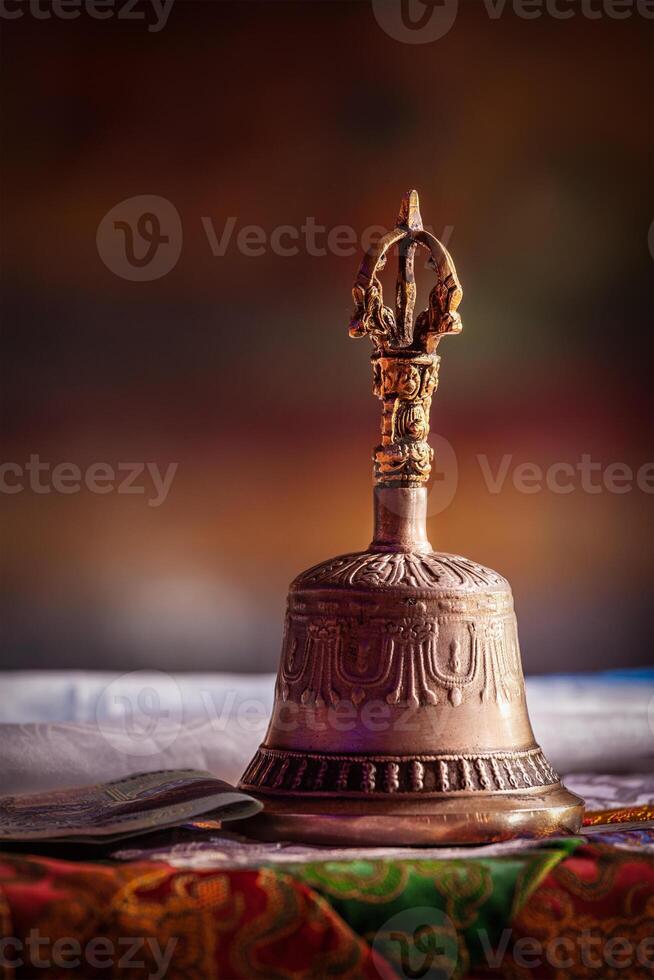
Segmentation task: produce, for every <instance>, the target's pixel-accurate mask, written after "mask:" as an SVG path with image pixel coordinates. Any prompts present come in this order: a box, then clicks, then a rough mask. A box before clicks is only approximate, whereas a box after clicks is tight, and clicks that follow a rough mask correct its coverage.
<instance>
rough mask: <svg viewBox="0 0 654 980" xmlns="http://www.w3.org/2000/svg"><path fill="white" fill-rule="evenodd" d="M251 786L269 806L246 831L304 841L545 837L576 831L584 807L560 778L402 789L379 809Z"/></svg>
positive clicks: (368, 803)
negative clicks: (511, 786)
mask: <svg viewBox="0 0 654 980" xmlns="http://www.w3.org/2000/svg"><path fill="white" fill-rule="evenodd" d="M249 791H250V792H251V793H252V795H253V796H255V798H258V799H260V802H261V803H263V805H264V810H263V812H262V813H259V814H257V815H256V816H254V817H250V818H248V819H247V820H245V821H243V822H242V823H241V825H240V827H239V830H240V832H241V833H243V834H244V835H245V836H248V837H253V838H255V839H259V840H271V841H272V840H274V841H280V840H288V841H294V842H297V843H305V844H321V845H337V846H355V847H356V846H359V847H360V846H370V847H374V846H398V847H404V846H412V845H416V846H426V845H432V846H441V845H443V846H444V845H448V846H449V845H467V844H477V845H481V844H491V843H500V842H502V841H507V840H514V839H516V838H533V839H541V838H547V837H552V836H556V835H563V836H568V835H574V834H575V833H577V832H578V831H579V829H580V827H581V824H582V820H583V814H584V802H583V800H582V799H581V798H580V797H578V796H576V795H575V794H574V793H571V792H570V791H569V790H568V789H566V787H565V786H564V785H563V783H561V782H559V783H556V784H554V785H549V786H546V787H538V788H534V789H532V790H530V791H525V790H507V791H504V792H497V791H495V792H486V793H479V792H476V793H465V792H461V793H457V794H456V795H454V794H451V795H450V796H449V797H448V798H447V799H444V798H443V796H441V797H437V795H436V794H429V796H427V795H426V794H425V796H423V797H421V798H420V799H419V800H416V799H415V798H413V799H407V798H406V797H407V796H408V795H409V794H401V795H400V794H397V795H396V796H395V797H394V800H393V802H392V804H391V802H390V801H389V800H388V799H387V800H385V801H383V802H382V801H381V800H380V801H379V802H378V804H377V806H381V808H382V809H380V811H379V812H373V811H374V810H375V809H376V807H375V806H374V804H373V801H372V800H370V799H366V800H360V799H358V800H353V799H350V798H348V799H347V800H339V799H334V798H332V799H330V800H327V799H325V798H322V799H320V800H317V799H316V798H315V797H312V796H311V795H309V794H302V797H301V798H299V797H296V798H295V799H294V800H288V799H283V800H282V799H280V798H279V797H275V794H274V793H268V792H262V791H261V790H257V791H256V792H254V791H251V790H249ZM402 797H404V799H403V798H402ZM403 804H404V805H403Z"/></svg>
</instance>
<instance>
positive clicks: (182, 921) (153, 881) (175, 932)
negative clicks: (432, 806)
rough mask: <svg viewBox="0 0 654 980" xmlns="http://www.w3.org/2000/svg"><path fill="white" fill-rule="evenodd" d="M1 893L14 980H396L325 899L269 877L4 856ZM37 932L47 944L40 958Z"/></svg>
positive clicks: (7, 972)
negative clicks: (118, 979) (73, 979)
mask: <svg viewBox="0 0 654 980" xmlns="http://www.w3.org/2000/svg"><path fill="white" fill-rule="evenodd" d="M0 885H1V892H0V894H1V896H2V901H1V903H0V910H1V912H0V914H1V916H2V919H1V921H2V932H3V936H4V937H5V941H4V943H3V946H2V955H3V959H4V973H3V974H2V975H3V976H4V977H7V978H9V977H12V978H13V977H15V978H16V980H19V978H21V977H25V978H27V977H29V978H33V977H35V976H39V977H43V978H47V980H50V978H55V977H57V978H60V977H70V976H71V975H75V974H76V975H77V976H83V977H85V978H89V980H91V978H95V977H104V978H106V977H114V976H126V975H127V976H129V977H133V978H137V977H151V978H152V977H162V976H166V977H168V978H180V980H181V978H183V980H210V978H214V977H228V978H230V980H232V978H233V980H239V978H247V980H254V978H261V980H273V978H276V977H280V978H282V977H283V978H291V977H297V978H300V977H312V978H313V977H315V978H316V980H317V978H322V977H325V976H339V977H344V978H348V977H349V978H359V977H364V978H367V977H370V978H378V977H392V976H394V974H393V973H392V971H390V969H389V968H387V967H386V966H385V964H384V963H383V962H382V963H380V964H379V965H378V968H375V966H374V964H373V953H372V951H371V949H370V947H369V946H368V944H367V943H366V942H364V941H363V940H362V939H360V938H359V937H358V936H356V935H355V933H354V932H353V931H352V930H351V929H350V927H349V926H347V925H346V923H345V922H343V920H342V919H341V918H340V917H339V916H338V915H336V913H335V912H334V911H333V910H332V908H331V907H330V905H329V904H328V903H327V902H326V901H325V900H324V899H323V898H321V897H320V896H319V895H317V894H316V893H315V892H313V891H312V890H311V889H310V888H308V887H306V886H305V885H303V884H301V883H300V882H296V881H294V880H293V879H292V878H290V877H289V876H288V875H284V874H279V873H277V872H272V871H269V870H255V871H250V870H247V871H237V870H230V871H228V872H224V871H220V872H216V871H193V872H187V871H179V870H175V869H173V868H171V867H169V866H167V865H163V864H151V863H140V864H126V865H118V866H113V865H102V864H74V863H71V862H67V861H57V860H53V859H50V858H41V857H15V856H8V855H1V856H0ZM34 929H38V938H40V939H44V940H47V942H45V943H42V944H41V945H40V946H38V947H37V948H36V950H35V947H34V942H33V939H34V937H32V942H31V943H30V942H29V940H30V930H34ZM98 938H101V939H105V940H106V943H104V944H102V943H98V942H97V940H98ZM62 939H71V940H72V941H73V942H74V944H76V945H75V946H74V947H70V946H66V944H65V943H64V944H63V945H62V942H61V940H62ZM57 940H60V943H59V946H58V947H55V943H56V941H57ZM94 940H95V943H94V942H93V941H94ZM138 940H141V941H140V942H139V943H138V948H137V946H136V942H137V941H138ZM130 943H131V947H130ZM89 944H91V949H90V951H89ZM108 950H111V951H112V953H109V952H108ZM169 950H170V956H169V957H168V961H167V967H166V972H165V973H162V972H161V969H162V966H163V965H164V961H165V959H166V955H167V953H168V951H169ZM76 951H77V952H78V955H77V956H75V952H76ZM76 959H77V960H79V963H78V965H76V966H73V961H74V960H76ZM45 962H49V966H40V965H39V964H43V963H45ZM109 963H110V964H111V965H110V966H108V964H109ZM137 963H140V964H141V965H140V966H139V965H136V964H137ZM103 964H104V965H103Z"/></svg>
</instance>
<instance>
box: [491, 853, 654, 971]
mask: <svg viewBox="0 0 654 980" xmlns="http://www.w3.org/2000/svg"><path fill="white" fill-rule="evenodd" d="M537 961H540V962H537ZM504 975H505V976H506V977H511V978H513V977H515V978H522V977H529V978H534V980H536V978H543V980H569V978H572V977H593V978H596V980H610V978H621V980H627V978H628V980H639V978H643V980H645V978H648V980H651V978H652V977H653V976H654V859H653V858H652V857H650V856H647V855H646V854H642V855H641V854H639V853H638V852H631V851H621V850H619V849H617V848H613V847H605V846H602V845H594V844H587V845H582V846H581V847H579V848H578V849H577V850H576V851H575V853H574V854H572V855H571V856H569V857H567V858H566V859H565V860H563V861H562V862H561V863H560V864H559V865H557V867H555V868H554V869H553V870H552V871H550V873H549V874H548V875H547V876H546V878H545V879H544V880H543V881H542V882H541V884H540V887H539V888H538V889H537V890H536V891H535V892H534V893H533V894H532V896H531V898H530V899H529V901H528V902H527V903H526V904H525V906H524V907H523V908H522V910H521V911H520V912H519V913H518V915H517V917H516V918H515V920H514V922H513V927H512V951H511V962H510V963H509V964H508V965H507V966H506V967H505V969H504Z"/></svg>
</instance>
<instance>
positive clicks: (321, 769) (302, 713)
mask: <svg viewBox="0 0 654 980" xmlns="http://www.w3.org/2000/svg"><path fill="white" fill-rule="evenodd" d="M426 502H427V491H426V489H425V488H423V487H376V488H375V535H374V539H373V542H372V544H371V545H370V547H369V549H368V550H367V551H364V552H358V553H354V554H349V555H342V556H340V557H337V558H332V559H330V560H328V561H325V562H323V563H322V564H320V565H317V566H315V567H314V568H311V569H309V570H308V571H306V572H303V573H302V574H301V575H299V576H298V578H296V579H295V581H294V582H293V583H292V584H291V587H290V591H289V597H288V608H287V613H286V624H285V631H284V641H283V649H282V656H281V663H280V667H279V673H278V678H277V685H276V696H275V703H274V707H273V713H272V717H271V721H270V726H269V729H268V732H267V735H266V738H265V741H264V743H263V744H262V746H261V747H260V749H259V750H258V752H257V754H256V756H255V757H254V759H253V760H252V762H251V763H250V765H249V766H248V768H247V770H246V771H245V773H244V775H243V777H242V780H241V783H240V785H241V787H242V788H243V789H244V790H246V791H247V792H249V793H251V794H253V795H254V796H257V797H258V798H260V799H261V800H262V802H263V803H264V812H263V813H262V814H261V815H259V816H257V817H255V818H253V819H252V820H250V821H248V832H250V833H253V834H255V835H257V836H260V837H264V838H268V839H281V838H283V839H295V840H302V841H307V842H320V843H358V844H426V843H480V842H488V841H495V840H503V839H507V838H510V837H514V836H518V835H521V836H524V835H534V836H545V835H548V834H553V833H557V832H562V833H565V832H574V831H576V830H577V829H578V828H579V825H580V823H581V818H582V813H583V805H582V801H581V800H580V799H579V798H578V797H576V796H574V795H573V794H571V793H569V792H568V791H567V790H566V789H565V787H563V786H562V784H561V782H560V780H559V777H558V775H557V774H556V773H555V772H554V770H553V769H552V767H551V766H550V764H549V763H548V761H547V759H546V758H545V756H544V755H543V752H542V751H541V749H540V748H539V746H538V745H537V743H536V741H535V739H534V735H533V732H532V729H531V725H530V722H529V717H528V714H527V706H526V703H525V692H524V680H523V675H522V667H521V662H520V652H519V646H518V635H517V625H516V618H515V613H514V610H513V599H512V595H511V589H510V586H509V583H508V582H507V581H506V580H505V579H504V578H502V576H501V575H498V574H497V573H496V572H493V571H491V570H490V569H488V568H484V567H483V566H481V565H479V564H477V563H476V562H473V561H470V560H469V559H466V558H461V557H459V556H456V555H447V554H441V553H438V552H434V551H433V550H432V549H431V546H430V544H429V541H428V540H427V537H426V531H425V512H426Z"/></svg>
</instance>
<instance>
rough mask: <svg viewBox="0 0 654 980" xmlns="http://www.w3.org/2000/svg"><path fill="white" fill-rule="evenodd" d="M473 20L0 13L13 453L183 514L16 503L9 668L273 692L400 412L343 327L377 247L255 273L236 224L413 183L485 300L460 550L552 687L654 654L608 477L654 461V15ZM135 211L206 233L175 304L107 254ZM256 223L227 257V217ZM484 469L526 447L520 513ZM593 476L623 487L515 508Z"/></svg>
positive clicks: (463, 424)
mask: <svg viewBox="0 0 654 980" xmlns="http://www.w3.org/2000/svg"><path fill="white" fill-rule="evenodd" d="M507 6H508V5H507ZM460 7H461V10H460V11H459V15H458V17H457V19H456V22H455V24H454V25H453V27H452V29H451V30H450V31H449V32H448V33H447V34H446V35H445V36H444V37H442V38H441V39H439V40H436V41H434V42H432V43H425V44H406V43H401V42H399V41H398V40H395V39H394V38H393V37H391V36H389V35H388V34H387V33H385V32H384V30H382V28H381V27H380V26H379V24H378V23H377V21H376V19H375V17H374V16H373V11H372V9H371V5H370V3H368V2H364V0H362V2H312V3H306V2H305V3H300V2H297V3H287V2H274V0H271V2H261V3H260V2H233V3H232V2H226V0H197V2H196V0H177V2H176V4H175V6H174V8H173V9H172V11H171V13H170V17H169V20H168V22H167V24H166V25H165V27H164V28H163V29H162V30H160V31H158V32H149V31H148V30H147V26H146V24H145V23H144V22H140V21H127V20H118V19H117V18H116V17H113V18H111V19H107V20H93V19H91V18H89V17H88V16H86V15H83V16H80V17H79V18H78V19H76V20H61V19H56V18H54V17H53V18H51V19H49V20H39V19H36V18H35V17H33V16H27V15H26V16H23V17H22V18H20V19H15V20H3V21H1V22H0V30H1V31H2V49H3V54H2V90H3V122H2V136H3V144H4V153H3V163H2V261H3V267H2V319H3V332H4V348H5V357H4V361H3V363H4V368H3V374H4V383H3V398H4V409H3V425H4V429H5V439H4V447H5V448H4V453H3V457H4V460H6V461H9V462H12V463H15V464H17V465H19V466H24V464H25V463H26V462H27V461H28V459H29V457H30V455H32V454H38V456H39V458H40V460H41V461H44V462H47V463H48V464H50V465H51V466H54V465H55V464H57V463H61V462H70V463H72V464H75V465H77V466H78V467H80V469H81V470H82V471H84V470H86V468H87V467H89V466H90V465H92V464H94V463H99V462H101V463H106V464H108V465H111V466H114V467H115V466H117V465H118V464H119V463H121V462H126V461H128V462H136V461H140V462H148V461H150V462H155V463H156V464H157V465H158V466H159V467H160V469H161V470H162V471H165V470H166V468H167V466H168V465H169V464H170V463H172V462H174V463H177V464H178V469H177V472H176V475H175V477H174V481H173V483H172V486H171V488H170V492H169V493H168V495H167V497H166V499H165V501H164V502H163V503H161V504H160V506H157V507H152V506H149V505H148V499H149V498H151V497H152V496H154V492H153V490H152V486H151V482H149V481H148V480H146V478H145V477H141V480H140V483H141V485H145V490H146V492H145V493H144V494H141V495H139V494H118V493H115V492H111V493H106V494H94V493H90V492H89V491H88V490H86V489H84V490H82V491H81V492H79V493H70V494H64V493H54V492H53V493H43V494H40V493H36V492H34V491H33V490H31V489H30V488H29V486H26V489H25V490H23V491H22V492H20V493H4V494H2V503H3V511H4V515H5V533H4V545H3V548H2V561H3V566H4V585H3V595H2V609H1V611H0V614H1V622H2V666H3V667H5V668H19V667H28V668H29V667H88V668H96V667H98V668H99V667H107V668H118V669H125V670H129V669H131V668H135V667H142V666H145V665H150V666H154V667H159V668H162V669H180V670H184V669H230V670H252V671H254V670H264V669H265V670H268V669H274V668H275V666H276V663H277V657H278V650H279V642H280V637H281V627H282V616H283V608H284V601H285V593H286V588H287V585H288V583H289V581H290V580H291V579H292V578H293V577H294V576H295V574H297V572H299V571H300V570H301V569H302V568H304V567H306V566H308V565H311V564H313V563H315V562H317V561H320V560H322V559H324V558H326V557H328V556H329V555H331V554H338V553H339V552H342V551H347V550H354V549H357V548H359V547H365V546H366V544H367V543H368V541H369V538H370V531H371V526H370V523H371V521H370V486H371V463H370V453H371V449H372V447H373V445H374V444H375V442H376V441H377V426H378V421H379V412H380V409H379V405H378V403H377V402H376V400H375V399H374V398H373V397H372V395H371V393H370V365H369V353H370V350H369V344H368V342H367V341H358V342H354V341H352V340H350V339H349V338H348V336H347V322H348V318H349V314H350V288H351V284H352V280H353V278H354V275H355V272H356V268H357V264H358V256H357V255H337V254H327V255H308V254H307V253H306V249H305V248H304V247H303V245H302V243H300V247H299V248H300V250H299V254H298V255H296V256H294V257H289V256H284V255H279V254H275V251H274V250H273V249H271V247H270V245H269V244H268V246H267V247H266V248H265V250H264V254H263V255H259V256H256V257H255V256H251V255H245V254H243V253H242V251H240V250H239V248H238V247H237V244H236V235H237V233H238V231H239V230H240V229H241V228H242V227H243V226H245V225H256V226H259V227H260V228H262V229H263V230H264V232H265V234H266V236H267V237H268V240H269V238H270V235H271V234H272V233H273V232H274V230H275V229H276V228H279V226H281V225H291V226H293V227H294V228H298V229H299V228H301V226H302V225H304V224H306V221H307V218H308V217H313V218H315V222H316V223H317V224H318V225H321V226H324V227H326V228H327V229H331V228H335V227H336V226H339V225H351V226H352V227H353V228H354V229H355V230H356V233H357V234H358V235H360V234H361V233H362V232H363V231H364V229H366V228H367V227H368V226H370V225H379V224H382V225H387V226H389V225H392V223H393V222H394V218H395V215H396V213H397V208H398V205H399V202H400V198H401V196H402V193H403V192H404V191H405V190H406V189H407V188H408V187H410V186H416V187H417V188H418V189H419V190H420V193H421V203H422V213H423V218H424V220H425V223H426V224H429V225H431V227H432V229H433V230H434V232H435V233H436V234H437V235H439V236H440V235H442V234H444V235H445V237H447V238H448V242H449V248H450V250H451V252H452V253H453V255H454V258H455V261H456V263H457V267H458V269H459V274H460V277H461V280H462V282H463V286H464V290H465V296H464V301H463V304H462V306H461V308H460V312H461V313H462V316H463V321H464V333H463V334H462V335H461V336H460V337H455V338H448V339H447V340H445V341H444V342H443V344H442V345H441V348H440V352H441V353H442V354H443V365H442V370H441V386H440V390H439V392H438V394H437V397H436V399H435V402H434V408H433V411H432V425H433V430H434V432H435V433H436V434H437V435H438V436H441V437H443V439H446V440H447V441H448V443H449V444H450V445H451V447H452V449H453V454H452V453H449V452H448V450H447V446H445V449H444V450H443V453H442V455H441V463H442V469H443V473H441V483H440V484H439V486H440V488H441V489H443V487H445V488H446V489H447V488H448V487H451V486H452V481H453V480H454V479H455V477H456V474H453V468H452V466H453V462H452V461H453V458H454V459H455V461H456V464H457V473H458V483H457V487H456V492H455V493H454V496H453V499H452V500H451V502H450V504H449V506H447V507H446V508H445V509H442V510H440V505H441V503H442V501H441V502H440V503H439V498H438V493H439V492H440V491H439V490H438V488H437V492H436V494H435V496H434V502H433V506H432V517H431V518H430V525H429V531H430V537H431V540H432V543H433V544H434V546H435V547H436V548H438V549H440V550H444V551H455V552H458V553H462V554H466V555H468V556H470V557H472V558H475V559H477V560H479V561H481V562H483V563H486V564H489V565H491V566H492V567H495V568H497V569H498V570H500V571H501V572H503V573H504V574H505V575H507V577H508V578H509V579H510V580H511V582H512V584H513V588H514V592H515V597H516V603H517V609H518V616H519V625H520V632H521V640H522V652H523V659H524V663H525V668H526V670H527V671H529V672H531V673H533V672H549V671H553V670H562V669H564V670H570V669H582V670H587V669H593V668H601V667H608V666H612V667H621V666H637V665H641V664H646V663H648V662H649V661H650V659H651V654H650V633H651V630H650V621H651V609H652V594H651V582H652V550H653V549H652V538H651V513H652V500H653V499H654V498H653V497H652V493H651V492H650V493H646V492H643V490H642V489H641V488H639V487H638V486H637V485H636V482H635V480H634V481H633V487H632V488H631V489H629V488H628V487H627V488H626V489H625V486H624V483H623V485H622V487H621V489H622V490H623V491H624V492H620V493H616V492H609V491H608V490H607V489H606V487H604V486H603V484H602V479H603V474H604V472H605V470H606V468H607V467H609V466H610V464H613V463H623V464H625V465H627V466H629V467H631V468H632V470H633V471H634V474H635V473H636V471H637V470H638V469H639V468H640V467H642V466H643V465H644V464H646V463H648V462H650V461H652V460H654V450H653V448H652V440H651V434H652V429H651V422H652V367H653V356H652V354H653V352H652V332H651V324H652V312H653V309H652V288H651V281H652V269H653V256H652V254H651V252H650V249H649V247H648V232H649V229H650V224H651V222H652V219H654V201H653V200H652V184H651V163H652V153H651V149H652V145H651V135H650V133H651V129H650V126H651V115H652V91H653V90H654V89H653V86H652V81H653V79H652V68H651V21H650V22H648V21H645V20H644V19H643V18H642V17H640V16H637V15H634V16H632V17H630V18H627V19H624V20H616V19H612V18H609V17H601V18H599V19H597V20H589V19H588V18H585V17H583V16H581V15H577V16H575V17H574V18H571V19H569V20H556V19H553V18H551V17H550V16H546V15H544V16H543V17H541V18H540V19H537V20H524V19H521V18H519V17H517V16H515V14H513V13H512V12H511V11H510V10H507V12H506V13H505V14H504V15H503V16H502V17H501V18H499V19H497V20H493V19H491V18H489V16H488V15H487V13H486V12H485V9H484V7H483V5H482V4H480V3H472V2H468V0H464V2H462V3H461V4H460ZM142 9H144V8H142ZM137 195H158V196H161V197H164V198H166V199H167V200H168V201H170V202H171V203H172V204H173V205H174V207H175V208H176V209H177V211H178V212H179V215H180V217H181V221H182V226H183V248H182V253H181V257H180V259H179V262H178V263H177V265H176V266H175V267H174V269H173V270H172V271H171V272H170V273H169V274H167V275H165V276H163V277H162V278H159V279H157V280H154V281H145V282H134V281H128V280H126V279H124V278H121V277H120V276H118V275H116V274H114V273H113V272H111V271H110V269H109V268H108V267H107V266H106V265H105V264H104V263H103V261H102V260H101V258H100V256H99V254H98V249H97V247H96V234H97V230H98V226H99V224H100V222H101V221H102V219H103V217H104V216H105V215H106V214H107V212H109V211H110V210H111V209H112V208H113V207H114V206H115V205H116V204H118V203H119V202H121V201H123V200H125V199H127V198H131V197H134V196H137ZM229 218H233V219H235V220H236V224H235V230H234V234H233V237H232V239H231V240H230V242H229V245H228V247H227V248H226V251H225V254H224V255H222V256H214V255H213V254H212V250H211V247H210V245H209V242H208V238H207V233H206V227H207V223H209V224H210V225H213V228H214V230H215V232H216V235H217V236H218V238H220V236H221V234H222V232H223V229H224V228H225V224H226V222H227V221H228V219H229ZM203 219H204V222H203ZM651 240H652V239H651V236H650V241H651ZM284 244H285V245H286V244H288V243H287V242H285V243H284ZM323 244H324V239H323ZM421 271H422V270H421ZM429 285H430V282H429V279H428V273H426V272H424V273H423V282H422V289H421V298H422V299H423V300H424V299H425V298H426V295H427V291H428V288H429ZM391 295H392V292H391V293H389V298H390V296H391ZM435 445H436V446H437V447H438V446H441V445H442V440H435ZM480 454H484V455H485V457H487V460H486V463H487V468H488V469H490V470H491V471H492V473H493V474H495V473H496V472H497V471H498V469H499V468H500V466H501V465H502V463H503V457H509V460H510V461H509V463H508V464H505V465H508V469H507V475H506V479H505V481H504V483H503V485H502V488H501V490H500V492H498V493H491V492H489V488H488V485H487V481H486V480H485V478H484V468H483V466H482V465H480V461H479V459H478V456H479V455H480ZM584 454H585V455H586V456H588V455H590V457H591V459H592V461H593V462H594V463H598V464H601V466H600V467H598V468H597V471H596V472H594V474H593V482H594V484H595V485H599V486H600V490H599V492H595V493H589V492H587V491H586V490H584V488H583V486H582V481H581V475H577V476H576V477H575V478H574V488H573V490H572V492H569V493H555V492H552V491H551V490H550V489H548V488H547V487H545V488H544V489H543V490H542V491H540V492H534V493H522V492H518V491H517V490H516V488H515V486H514V483H513V476H514V471H515V467H516V466H519V465H520V464H522V463H526V462H529V463H534V464H536V465H537V466H539V467H541V468H542V469H543V470H547V468H548V467H550V466H551V465H552V464H554V463H561V462H563V463H569V464H572V466H576V465H577V464H578V463H579V461H580V460H581V459H582V457H583V455H584ZM621 472H622V471H621ZM648 472H649V477H648V479H649V485H650V490H651V488H652V483H653V482H654V480H653V471H652V468H651V467H650V469H649V471H648ZM561 479H562V480H563V482H565V479H563V478H561ZM15 480H16V475H15V470H12V471H11V472H9V475H8V476H7V479H6V482H7V484H12V483H13V481H15ZM627 483H628V481H627ZM446 496H447V494H446Z"/></svg>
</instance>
